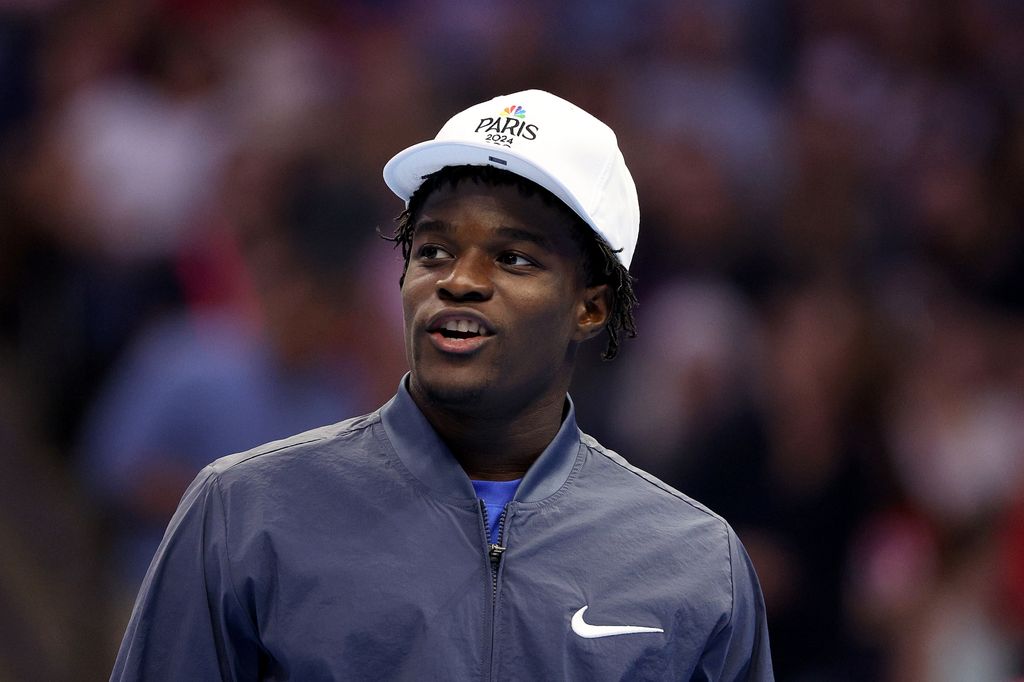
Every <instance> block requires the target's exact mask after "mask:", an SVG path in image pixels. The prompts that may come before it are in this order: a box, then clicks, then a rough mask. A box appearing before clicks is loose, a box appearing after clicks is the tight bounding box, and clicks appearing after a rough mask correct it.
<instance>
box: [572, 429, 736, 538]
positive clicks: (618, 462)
mask: <svg viewBox="0 0 1024 682" xmlns="http://www.w3.org/2000/svg"><path fill="white" fill-rule="evenodd" d="M580 443H581V444H582V446H583V447H584V448H585V449H586V450H587V451H588V454H589V460H590V461H591V462H592V463H593V464H592V466H593V468H595V469H598V470H600V471H601V472H602V475H604V476H606V477H607V478H608V479H610V481H614V486H613V487H610V488H609V489H608V490H607V492H609V493H616V492H617V491H621V494H623V495H628V496H630V497H631V499H634V500H637V501H644V502H646V503H647V504H650V505H654V506H657V507H664V508H666V509H670V510H671V511H672V512H673V513H677V514H684V515H685V516H686V517H688V518H690V519H692V520H695V521H702V522H704V523H706V524H708V525H709V526H711V527H718V528H720V529H721V530H723V531H725V530H726V529H727V528H728V523H727V522H726V521H725V519H723V518H722V517H721V516H719V515H718V514H716V513H715V512H713V511H712V510H711V509H709V508H708V507H706V506H705V505H703V504H702V503H700V502H698V501H697V500H695V499H693V498H692V497H690V496H689V495H686V494H685V493H682V492H680V491H679V490H677V489H675V488H673V487H672V486H670V485H669V484H668V483H665V482H664V481H662V480H661V479H659V478H658V477H657V476H654V475H652V474H650V473H648V472H646V471H644V470H643V469H640V468H639V467H636V466H633V465H632V464H630V463H629V462H628V461H627V460H626V458H625V457H623V456H622V455H620V454H619V453H617V452H615V451H614V450H612V449H610V448H607V447H605V446H603V445H601V443H599V442H598V441H597V440H596V439H595V438H594V437H593V436H590V435H588V434H586V433H581V434H580ZM613 496H614V495H613Z"/></svg>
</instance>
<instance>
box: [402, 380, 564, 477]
mask: <svg viewBox="0 0 1024 682" xmlns="http://www.w3.org/2000/svg"><path fill="white" fill-rule="evenodd" d="M410 393H411V395H412V398H413V400H414V401H415V402H416V404H417V406H418V407H419V408H420V411H421V412H423V415H424V416H425V417H426V418H427V421H429V422H430V425H431V426H433V427H434V430H435V431H437V434H438V436H440V437H441V440H442V441H444V443H445V445H447V446H448V449H449V450H451V451H452V454H453V455H455V459H456V460H457V461H458V462H459V464H460V465H461V466H462V469H463V470H464V471H465V472H466V474H467V475H468V476H469V477H470V478H472V479H477V480H483V481H511V480H514V479H517V478H522V477H523V475H524V474H525V473H526V470H527V469H529V468H530V465H532V464H533V463H534V461H535V460H536V459H537V458H538V457H539V456H540V454H541V453H542V452H544V449H545V448H546V447H547V446H548V444H549V443H550V442H551V441H552V440H553V439H554V437H555V434H557V433H558V429H559V428H561V425H562V409H563V407H564V404H565V393H564V392H563V393H561V394H559V395H558V397H557V398H549V399H546V400H543V401H538V402H536V403H533V404H531V405H529V406H527V407H526V408H525V409H524V410H522V411H520V412H518V413H515V414H511V415H510V414H497V415H481V414H478V413H475V414H467V413H466V412H464V411H461V410H457V409H448V408H445V407H439V406H437V405H436V404H434V403H432V402H431V401H429V400H425V399H423V398H422V396H418V395H417V394H416V392H415V391H410Z"/></svg>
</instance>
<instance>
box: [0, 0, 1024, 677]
mask: <svg viewBox="0 0 1024 682" xmlns="http://www.w3.org/2000/svg"><path fill="white" fill-rule="evenodd" d="M527 87H539V88H543V89H547V90H551V91H553V92H555V93H557V94H559V95H561V96H563V97H565V98H567V99H570V100H572V101H574V102H576V103H578V104H579V105H581V106H582V107H584V108H585V109H587V110H589V111H591V112H593V113H594V114H596V115H597V116H599V117H600V118H602V119H603V120H605V121H606V122H608V123H609V124H610V125H611V126H612V127H613V129H615V130H616V131H617V133H618V135H619V139H620V145H621V147H622V148H623V150H624V153H625V157H626V161H627V163H628V165H629V167H630V168H631V170H632V172H633V174H634V177H635V180H636V183H637V187H638V191H639V195H640V203H641V216H642V228H641V234H640V243H639V249H638V252H637V256H636V258H635V260H634V266H633V272H634V274H635V276H636V278H637V290H638V294H639V297H640V301H641V305H640V308H639V310H638V323H639V329H640V335H639V337H638V338H637V339H635V340H633V341H629V342H626V343H625V344H624V348H623V351H622V353H621V355H620V357H619V358H618V359H617V360H616V361H615V362H612V363H602V362H601V361H600V360H599V354H600V350H601V348H602V347H603V343H601V342H597V343H594V344H593V348H592V349H590V351H589V352H588V353H587V354H586V357H584V358H583V360H582V362H581V364H582V366H581V367H580V371H579V373H578V377H577V381H576V385H575V386H574V390H573V395H574V398H575V400H576V401H577V405H578V409H579V413H580V421H581V425H582V426H583V427H584V429H585V430H587V431H589V432H591V433H593V434H594V435H595V436H597V437H598V438H599V439H600V440H602V441H603V442H604V443H605V444H606V445H608V446H610V447H612V448H613V449H615V450H617V451H620V452H622V453H623V454H624V455H625V456H626V457H627V458H628V459H630V460H631V461H633V462H634V463H636V464H637V465H640V466H642V467H644V468H647V469H649V470H650V471H652V472H654V473H655V474H657V475H658V476H660V477H662V478H663V479H665V480H666V481H668V482H670V483H671V484H673V485H674V486H676V487H677V488H679V489H681V490H682V491H684V492H686V493H688V494H690V495H692V496H694V497H696V498H698V499H700V500H701V501H703V502H705V503H707V504H708V505H709V506H711V507H712V508H713V509H715V510H716V511H719V512H720V513H722V514H723V515H725V516H726V517H727V518H728V519H729V520H731V521H732V523H733V524H734V525H735V527H736V528H737V530H738V532H739V534H740V536H741V538H742V539H743V540H744V542H745V544H746V545H747V547H748V549H749V551H750V553H751V555H752V557H753V558H754V561H755V563H756V565H757V569H758V572H759V574H760V577H761V580H762V584H763V588H764V592H765V598H766V602H767V607H768V617H769V622H770V628H771V637H772V645H773V650H774V657H775V662H776V670H777V676H778V678H779V679H780V680H798V681H813V680H826V681H830V680H839V681H842V680H901V681H902V680H910V681H913V680H926V681H929V682H930V681H936V682H945V681H949V682H954V681H955V682H965V681H967V682H971V681H981V682H984V681H989V680H991V681H1005V680H1012V679H1018V678H1020V677H1022V676H1024V352H1022V349H1024V224H1022V218H1024V3H1021V2H1019V1H1018V0H828V1H823V0H568V1H566V2H550V1H545V0H517V1H516V2H507V3H475V2H460V1H457V0H447V1H445V0H438V1H431V0H378V1H376V2H373V1H371V0H364V1H363V2H344V1H342V0H334V1H332V0H294V1H288V2H285V1H284V0H278V1H274V0H162V1H161V0H88V1H76V0H4V2H2V3H0V471H2V474H0V614H2V615H0V680H4V681H6V680H56V681H62V680H85V679H103V678H105V677H106V675H108V674H109V670H110V667H111V665H112V661H113V657H114V654H115V652H116V648H117V644H118V642H119V639H120V635H121V633H122V632H123V628H124V625H125V623H126V619H127V614H128V612H129V610H130V607H131V603H132V600H133V598H134V595H135V592H136V590H137V588H138V585H139V582H140V580H141V576H142V573H143V572H144V570H145V567H146V565H147V563H148V561H149V558H150V556H151V554H152V552H153V549H154V547H155V545H156V542H157V541H158V539H159V537H160V534H161V533H162V530H163V528H164V526H165V524H166V522H167V520H168V518H169V516H170V514H171V512H172V511H173V509H174V507H175V505H176V503H177V501H178V499H179V496H180V495H181V493H182V491H183V489H184V487H185V486H186V485H187V483H188V482H189V481H190V480H191V478H192V477H193V476H194V475H195V474H196V472H197V471H198V470H199V469H200V468H201V467H202V466H203V465H204V464H205V463H207V462H208V461H210V460H212V459H215V458H217V457H219V456H222V455H225V454H228V453H231V452H235V451H239V450H243V449H247V448H249V447H252V446H255V445H257V444H259V443H261V442H264V441H267V440H271V439H275V438H279V437H283V436H285V435H289V434H291V433H293V432H297V431H299V430H303V429H306V428H309V427H313V426H317V425H321V424H325V423H331V422H335V421H339V420H340V419H342V418H345V417H348V416H353V415H356V414H360V413H363V412H366V411H369V410H372V409H374V408H376V407H377V406H378V405H379V404H380V403H382V402H383V401H384V400H386V399H387V398H388V397H389V396H390V395H391V394H392V393H393V391H394V390H395V388H396V387H397V385H398V381H399V379H400V377H401V376H402V373H403V372H404V369H405V360H404V353H403V350H402V341H401V321H400V307H399V300H398V293H399V292H398V276H399V272H400V268H401V262H400V258H399V255H398V254H397V253H396V252H395V251H394V249H393V248H392V245H391V244H390V243H388V242H386V241H384V240H382V239H380V234H389V233H390V232H391V230H392V227H393V224H394V223H393V219H394V217H395V215H396V214H397V213H398V212H399V211H400V210H401V204H400V202H399V201H398V200H397V199H396V198H395V197H394V196H392V195H391V194H390V193H389V191H388V190H387V189H386V187H385V186H384V184H383V181H382V180H381V174H380V173H381V167H382V166H383V164H384V162H385V161H386V160H387V159H388V158H390V156H391V155H392V154H394V153H395V152H397V151H398V150H400V149H402V148H404V147H405V146H407V145H409V144H412V143H414V142H418V141H421V140H424V139H427V138H429V137H432V136H433V135H434V133H435V132H436V130H437V129H438V128H439V127H440V125H441V123H443V121H444V120H446V119H447V117H448V116H450V115H451V114H453V113H454V112H456V111H458V110H461V109H463V108H465V107H466V106H468V105H470V104H473V103H476V102H478V101H482V100H484V99H488V98H490V97H492V96H494V95H496V94H499V93H502V92H514V91H516V90H520V89H524V88H527ZM509 104H514V102H510V103H509ZM609 551H613V548H609Z"/></svg>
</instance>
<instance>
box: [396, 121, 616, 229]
mask: <svg viewBox="0 0 1024 682" xmlns="http://www.w3.org/2000/svg"><path fill="white" fill-rule="evenodd" d="M445 166H493V167H494V168H500V169H502V170H507V171H509V172H510V173H515V174H516V175H520V176H522V177H524V178H526V179H527V180H532V181H533V182H535V183H537V184H538V185H540V186H541V187H544V188H545V189H547V190H548V191H549V192H551V193H552V194H554V195H555V196H556V197H558V198H559V199H561V200H562V201H563V202H564V203H565V204H566V206H568V207H569V208H571V209H572V210H573V211H574V212H575V213H576V215H578V216H580V218H582V219H583V221H584V222H586V223H587V224H588V225H590V227H591V229H593V230H594V231H595V232H597V233H598V234H600V235H601V236H602V237H603V238H604V239H605V240H608V235H606V234H604V233H603V232H602V231H601V230H600V229H599V228H598V227H597V226H596V225H594V224H593V223H592V222H591V220H590V219H589V218H588V217H587V215H586V212H585V211H584V210H583V207H582V205H581V203H580V202H579V200H577V198H576V197H575V196H574V195H573V194H572V192H570V191H569V190H568V189H566V187H565V185H563V184H562V183H561V182H559V181H558V180H557V179H556V178H555V176H553V175H551V174H550V173H548V172H547V171H545V170H544V169H543V168H540V167H539V166H537V165H536V164H534V163H531V162H530V161H527V160H526V159H524V158H522V157H521V156H518V155H517V154H516V153H515V152H513V151H512V150H510V149H505V148H502V147H496V146H494V145H493V144H488V143H474V142H456V141H450V140H428V141H426V142H420V143H419V144H416V145H413V146H411V147H409V148H407V149H404V150H402V151H400V152H399V153H398V154H395V156H394V157H392V159H391V160H390V161H388V162H387V164H385V166H384V182H385V183H386V184H387V186H388V187H389V188H390V189H391V191H392V192H394V193H395V194H397V195H398V196H399V198H401V199H402V200H403V201H405V203H406V206H408V205H409V197H411V196H412V195H413V193H414V192H415V191H416V190H417V189H419V186H420V185H422V184H423V180H424V179H425V178H426V176H428V175H430V174H431V173H436V172H437V171H439V170H441V169H442V168H444V167H445ZM613 246H614V244H613Z"/></svg>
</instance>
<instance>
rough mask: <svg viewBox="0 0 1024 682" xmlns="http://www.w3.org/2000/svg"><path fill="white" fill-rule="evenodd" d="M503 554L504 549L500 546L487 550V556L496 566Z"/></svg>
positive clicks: (492, 546)
mask: <svg viewBox="0 0 1024 682" xmlns="http://www.w3.org/2000/svg"><path fill="white" fill-rule="evenodd" d="M504 553H505V548H504V547H502V546H501V545H490V549H488V550H487V556H489V557H490V558H491V563H492V564H496V563H498V562H499V561H501V555H502V554H504Z"/></svg>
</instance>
